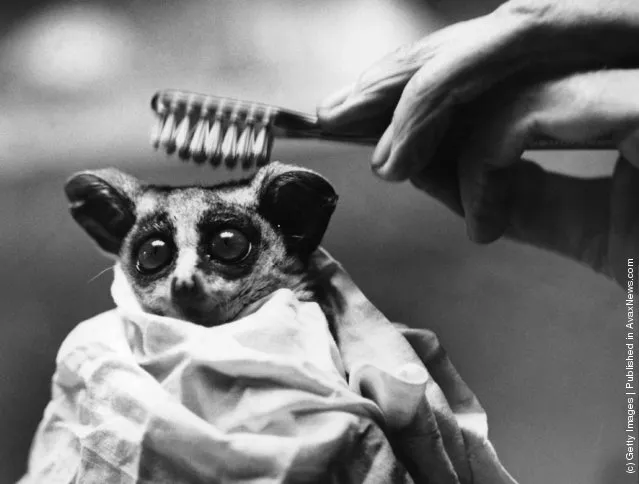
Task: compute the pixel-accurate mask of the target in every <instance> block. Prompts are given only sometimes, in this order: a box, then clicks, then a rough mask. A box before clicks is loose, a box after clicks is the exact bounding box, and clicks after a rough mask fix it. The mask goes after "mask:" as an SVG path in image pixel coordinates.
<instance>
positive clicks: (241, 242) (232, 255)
mask: <svg viewBox="0 0 639 484" xmlns="http://www.w3.org/2000/svg"><path fill="white" fill-rule="evenodd" d="M249 252H251V242H250V241H249V240H248V238H247V237H246V235H244V234H243V233H242V232H240V231H239V230H237V229H234V228H230V227H227V228H224V229H222V230H220V231H218V232H216V233H215V234H213V237H211V242H210V245H209V255H210V256H211V257H212V258H213V259H215V260H217V261H219V262H223V263H225V264H232V263H234V262H240V261H241V260H243V259H244V258H246V256H247V255H248V254H249Z"/></svg>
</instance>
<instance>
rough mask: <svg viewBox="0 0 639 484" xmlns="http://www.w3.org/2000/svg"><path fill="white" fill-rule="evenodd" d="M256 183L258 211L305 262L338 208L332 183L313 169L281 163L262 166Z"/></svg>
mask: <svg viewBox="0 0 639 484" xmlns="http://www.w3.org/2000/svg"><path fill="white" fill-rule="evenodd" d="M253 183H254V184H255V185H256V188H257V198H258V212H259V213H260V214H261V215H262V216H263V217H264V218H265V219H266V220H268V221H269V222H270V223H271V225H272V226H273V227H274V228H275V230H276V231H278V232H279V233H280V234H281V235H282V236H283V238H284V243H285V245H286V248H287V250H288V251H289V252H291V253H294V254H296V255H297V256H298V257H300V258H301V259H302V260H303V261H305V262H306V261H307V260H308V258H309V257H310V255H311V254H312V253H313V252H314V251H315V249H316V248H317V247H318V246H319V244H320V242H321V241H322V237H324V233H325V232H326V228H327V226H328V222H329V221H330V219H331V215H332V214H333V211H334V210H335V206H336V204H337V199H338V196H337V194H336V193H335V190H334V189H333V186H332V185H331V184H330V183H329V182H328V181H327V180H326V179H325V178H324V177H322V176H321V175H319V174H318V173H315V172H314V171H311V170H307V169H304V168H298V167H294V166H289V165H283V164H281V163H271V164H270V165H268V166H266V167H264V168H262V169H261V170H260V171H259V172H258V173H257V175H256V177H255V180H254V182H253Z"/></svg>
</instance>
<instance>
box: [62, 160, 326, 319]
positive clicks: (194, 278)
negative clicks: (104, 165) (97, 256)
mask: <svg viewBox="0 0 639 484" xmlns="http://www.w3.org/2000/svg"><path fill="white" fill-rule="evenodd" d="M65 188H66V193H67V197H68V198H69V201H70V203H71V213H72V215H73V217H74V218H75V219H76V221H77V222H78V223H79V224H80V225H81V226H82V227H83V228H84V229H85V231H86V232H87V233H88V234H89V235H90V236H91V237H92V238H93V239H94V240H95V241H96V242H97V243H98V245H99V246H100V247H101V248H102V249H103V250H104V251H105V252H107V253H108V254H110V255H111V256H114V257H116V258H117V260H118V261H119V263H120V265H121V266H122V269H123V271H124V273H125V275H126V277H127V280H128V281H129V284H130V285H131V287H132V289H133V291H134V293H135V295H136V297H137V298H138V301H139V302H140V304H141V306H142V307H143V308H144V309H145V310H146V311H148V312H152V313H154V314H159V315H165V316H171V317H176V318H180V319H185V320H188V321H191V322H194V323H197V324H202V325H205V326H212V325H216V324H221V323H224V322H227V321H229V320H231V319H233V318H234V317H235V316H236V315H237V314H238V313H239V312H240V311H241V310H242V309H243V308H244V307H246V306H247V305H249V304H251V303H253V302H255V301H257V300H259V299H261V298H262V297H264V296H266V295H268V294H270V293H271V292H273V291H275V290H276V289H280V288H289V289H292V290H293V291H294V292H296V293H297V295H298V297H301V298H303V299H307V298H309V297H311V292H310V281H309V280H308V277H307V273H306V267H307V263H308V259H309V257H310V255H311V253H312V252H313V251H314V250H315V249H316V248H317V246H318V245H319V243H320V241H321V239H322V237H323V235H324V232H325V230H326V227H327V225H328V222H329V220H330V217H331V215H332V213H333V210H334V208H335V204H336V202H337V195H336V194H335V191H334V190H333V188H332V186H331V185H330V184H329V183H328V182H327V181H326V180H325V179H324V178H322V177H321V176H320V175H318V174H316V173H314V172H311V171H309V170H304V169H301V168H296V167H291V166H287V165H282V164H280V163H273V164H271V165H268V166H266V167H264V168H262V169H261V170H259V171H258V172H257V173H256V175H255V176H254V177H253V178H252V179H249V180H243V181H240V182H233V183H226V184H220V185H215V186H210V187H198V186H188V187H166V186H154V185H144V184H142V183H141V182H140V181H138V180H137V179H135V178H133V177H131V176H129V175H126V174H124V173H122V172H119V171H117V170H100V171H93V172H82V173H79V174H77V175H75V176H73V177H72V178H71V179H70V180H69V181H68V182H67V185H66V187H65Z"/></svg>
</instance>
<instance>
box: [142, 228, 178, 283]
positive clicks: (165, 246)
mask: <svg viewBox="0 0 639 484" xmlns="http://www.w3.org/2000/svg"><path fill="white" fill-rule="evenodd" d="M172 259H173V248H172V247H171V245H170V244H169V243H168V242H166V241H165V240H164V239H161V238H158V237H153V238H150V239H148V240H147V241H146V242H144V243H143V244H142V245H141V246H140V248H139V249H138V256H137V262H136V264H135V268H136V269H137V270H138V271H139V272H141V273H143V274H151V273H154V272H158V271H160V270H162V269H163V268H164V267H166V266H167V265H169V263H170V262H171V260H172Z"/></svg>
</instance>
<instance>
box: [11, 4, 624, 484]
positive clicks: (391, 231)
mask: <svg viewBox="0 0 639 484" xmlns="http://www.w3.org/2000/svg"><path fill="white" fill-rule="evenodd" d="M499 3H500V2H499V1H484V2H481V1H473V2H471V1H461V0H459V1H458V0H431V1H423V0H412V1H411V0H397V1H392V0H369V1H363V0H329V1H322V2H319V1H316V0H305V1H300V0H281V1H275V0H262V1H260V2H255V1H250V0H234V1H230V0H229V1H223V0H217V1H214V0H209V1H203V0H182V1H181V2H152V1H149V0H110V1H108V2H106V1H82V2H70V1H59V2H51V1H37V0H23V1H21V2H19V3H18V2H16V3H15V4H13V3H12V2H4V3H3V4H2V6H0V223H1V226H0V227H1V228H0V268H1V269H0V271H1V273H0V274H1V275H2V277H0V299H1V306H2V307H3V308H4V312H5V316H4V317H3V318H2V319H3V321H2V324H1V325H0V418H1V419H2V420H1V422H0V428H1V429H2V431H1V432H0V483H4V482H7V483H8V482H13V481H15V480H16V479H18V478H19V476H20V475H21V474H22V473H23V472H24V470H25V465H26V458H27V454H28V450H29V444H30V441H31V437H32V435H33V432H34V430H35V428H36V425H37V424H38V421H39V419H40V417H41V414H42V411H43V410H44V407H45V405H46V402H47V400H48V398H49V384H50V378H51V375H52V372H53V369H54V359H55V355H56V351H57V348H58V347H59V345H60V343H61V342H62V340H63V339H64V337H65V336H66V334H67V333H68V332H69V331H70V330H71V329H72V328H73V327H74V326H75V325H76V324H77V323H78V322H79V321H82V320H83V319H86V318H88V317H90V316H92V315H95V314H96V313H98V312H101V311H104V310H107V309H109V308H110V307H111V306H112V302H111V300H110V296H109V285H110V282H111V281H110V275H109V272H107V273H106V274H104V275H101V276H99V277H97V278H95V279H94V276H96V275H97V274H98V273H99V272H100V271H102V270H103V269H105V268H106V267H107V266H108V265H109V262H108V261H107V260H106V259H104V258H102V257H101V256H100V255H99V254H98V252H97V250H95V249H94V247H93V245H92V244H91V242H90V241H89V239H88V238H87V237H86V236H85V235H84V234H83V233H82V232H81V230H80V229H79V228H78V227H77V226H76V225H75V224H74V223H73V222H72V220H71V217H70V216H69V215H68V212H67V207H66V203H65V200H64V197H63V194H62V185H63V183H64V180H65V179H66V178H67V177H68V176H69V175H70V174H71V173H72V172H73V171H75V170H79V169H85V168H96V167H104V166H116V167H119V168H121V169H124V170H127V171H129V172H131V173H133V174H136V175H139V176H140V177H143V178H146V179H149V180H151V181H162V182H170V183H173V182H176V183H177V182H179V183H186V182H196V181H197V182H205V183H208V182H211V183H213V182H215V181H218V180H220V179H221V178H224V177H226V176H227V174H226V173H225V172H224V170H221V171H213V170H211V169H209V168H206V167H204V168H202V167H198V166H195V165H193V164H189V165H183V164H181V163H180V162H179V160H176V159H174V158H166V157H165V156H164V155H161V154H158V153H154V152H153V151H152V150H151V149H150V147H149V145H148V133H149V129H150V126H151V123H152V119H153V118H152V116H151V112H150V109H149V102H150V99H151V96H152V94H153V93H154V92H155V91H156V90H157V89H161V88H165V87H175V88H180V89H188V90H194V91H202V92H206V93H212V94H218V95H225V96H232V97H239V98H246V99H253V100H259V101H263V102H270V103H275V104H280V105H284V106H287V107H290V108H294V109H299V110H308V111H311V112H312V111H314V109H315V106H316V104H317V103H318V102H319V101H320V100H321V99H322V98H323V97H324V96H326V95H328V94H330V93H331V92H332V91H333V90H334V89H336V88H339V87H341V86H342V85H343V84H346V83H350V82H352V81H353V80H354V79H355V78H356V77H357V76H358V74H359V72H360V71H361V70H362V69H364V68H365V67H367V66H368V65H369V64H370V63H372V62H373V61H375V60H376V59H377V58H379V57H380V56H382V55H384V54H385V53H387V52H389V51H391V50H393V49H395V48H396V47H398V46H399V45H401V44H403V43H406V42H410V41H412V40H416V39H418V38H420V37H421V36H423V35H425V34H426V33H428V32H432V31H433V30H435V29H437V28H440V27H441V26H443V25H446V24H448V23H450V22H454V21H458V20H461V19H465V18H469V17H473V16H476V15H480V14H482V13H486V12H488V11H490V10H491V9H492V8H494V7H495V6H496V5H498V4H499ZM370 155H371V150H370V149H367V148H360V147H348V146H337V145H334V144H330V143H329V144H321V143H317V142H299V141H296V142H279V143H277V145H276V147H275V153H274V158H277V159H281V160H283V161H286V162H294V163H299V164H302V165H304V166H308V167H310V168H313V169H316V170H318V171H320V172H321V173H323V174H324V175H325V176H327V177H328V178H329V179H330V180H332V182H333V183H334V184H335V186H336V188H337V190H338V192H339V193H340V195H341V199H340V205H339V207H338V210H337V212H336V214H335V217H334V219H333V221H332V223H331V226H330V228H329V232H328V235H327V238H326V240H325V246H326V247H327V248H328V249H329V251H331V252H332V253H333V254H334V255H335V256H336V257H337V258H338V259H340V260H341V261H342V262H343V263H344V265H345V266H346V268H347V269H348V270H349V271H350V272H351V273H352V275H353V276H354V278H355V280H356V281H357V282H358V283H359V285H360V286H361V288H362V289H363V290H364V292H365V293H366V294H367V295H368V296H369V297H370V299H371V300H372V301H373V302H374V303H375V304H377V305H378V306H379V307H380V308H381V309H382V310H383V311H384V312H385V313H386V314H387V316H388V317H389V318H391V319H392V320H395V321H403V322H406V323H408V324H409V325H412V326H417V327H428V328H431V329H433V330H435V331H436V332H437V333H438V334H439V336H440V338H441V340H442V341H443V343H444V345H445V346H446V347H447V349H448V351H449V353H450V355H451V357H452V359H453V361H454V362H455V364H456V365H457V368H458V369H459V371H460V372H461V374H462V375H463V376H464V378H465V379H466V381H467V382H468V383H469V384H470V386H471V387H472V388H473V389H474V390H475V392H476V393H477V395H478V396H479V398H480V400H481V401H482V403H483V404H484V406H485V407H486V409H487V411H488V415H489V422H490V425H491V437H492V440H493V442H494V444H495V446H496V448H497V451H498V452H499V454H500V456H501V459H502V461H503V462H504V464H505V465H506V467H507V468H508V469H509V470H510V472H511V473H512V474H513V475H514V476H515V477H516V478H517V479H518V480H520V482H521V483H522V484H524V483H555V482H556V483H578V484H603V483H621V482H626V481H624V476H625V475H624V473H623V468H622V458H623V454H624V447H623V442H624V432H623V428H624V423H625V418H624V416H625V414H624V402H625V400H624V398H623V390H622V389H623V382H622V379H623V371H622V369H623V360H624V353H623V351H624V349H623V348H622V343H623V334H624V333H623V318H624V307H623V302H624V294H623V292H622V291H621V290H619V289H618V288H617V287H615V286H614V285H613V284H612V283H610V282H609V281H607V280H604V279H602V278H598V277H596V276H595V275H593V274H591V273H590V272H589V271H588V270H587V269H584V268H582V267H580V266H577V265H574V264H572V263H569V262H566V261H564V260H562V259H560V258H558V257H556V256H554V255H552V254H547V253H542V252H539V251H536V250H533V249H531V248H528V247H524V246H518V245H514V244H511V243H508V242H500V243H497V244H494V245H491V246H488V247H480V246H474V245H472V244H471V243H470V242H468V241H467V240H466V237H465V230H464V227H463V224H462V223H461V222H460V220H458V219H456V218H455V217H454V216H452V215H450V214H449V213H447V212H446V211H444V210H443V209H442V208H441V207H439V205H437V204H436V203H435V202H433V201H431V200H430V199H428V198H427V197H426V196H424V195H422V194H420V193H417V191H416V190H414V189H412V188H411V187H410V186H409V185H407V184H406V185H391V184H385V183H382V182H380V181H378V180H376V179H375V178H374V177H373V176H372V175H371V174H370V170H369V168H368V161H369V158H370ZM598 156H599V157H600V155H598ZM538 159H539V161H540V162H542V163H548V161H549V160H550V159H553V160H559V162H560V164H559V165H556V166H560V167H561V169H562V170H571V169H574V168H575V167H576V166H578V167H583V166H587V167H588V169H589V172H590V173H591V174H596V172H598V171H599V170H603V171H605V170H610V167H611V164H610V163H605V164H603V165H602V164H601V163H599V160H600V158H594V157H593V155H592V154H588V153H573V154H570V155H561V157H559V155H557V154H555V156H553V154H550V155H547V158H539V157H538ZM606 160H607V161H608V162H609V161H611V160H612V155H611V154H608V155H606ZM627 482H630V481H627Z"/></svg>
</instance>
